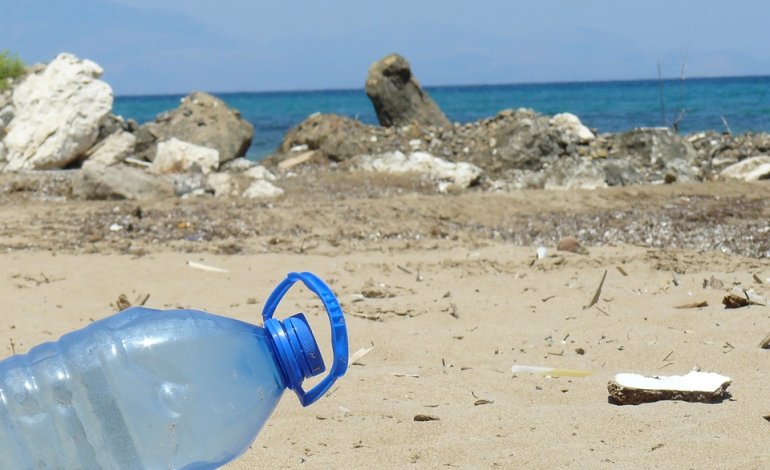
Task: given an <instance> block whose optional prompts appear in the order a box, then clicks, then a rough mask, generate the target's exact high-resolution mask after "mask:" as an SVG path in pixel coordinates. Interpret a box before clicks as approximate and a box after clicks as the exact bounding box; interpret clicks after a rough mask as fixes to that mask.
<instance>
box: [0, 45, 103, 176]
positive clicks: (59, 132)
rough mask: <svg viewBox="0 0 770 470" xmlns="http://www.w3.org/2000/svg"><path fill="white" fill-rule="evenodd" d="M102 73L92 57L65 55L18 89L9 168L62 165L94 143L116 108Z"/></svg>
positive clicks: (9, 141) (10, 134) (9, 142)
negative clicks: (110, 113)
mask: <svg viewBox="0 0 770 470" xmlns="http://www.w3.org/2000/svg"><path fill="white" fill-rule="evenodd" d="M101 74H102V68H101V67H99V65H97V64H96V63H94V62H91V61H90V60H80V59H78V58H77V57H75V56H73V55H71V54H60V55H59V56H58V57H56V59H54V60H53V61H52V62H51V63H50V64H48V66H47V67H45V69H44V70H43V71H42V72H39V73H35V74H31V75H28V76H27V77H26V78H25V79H24V80H23V81H22V82H21V83H20V84H19V85H18V86H17V87H16V88H15V89H14V91H13V106H14V109H15V115H14V117H13V120H12V121H11V122H10V123H9V125H8V130H7V132H8V134H7V135H6V137H5V144H6V146H7V147H8V167H7V168H6V171H8V170H27V169H54V168H62V167H64V166H66V165H67V164H69V163H70V162H72V161H74V160H76V159H77V158H79V157H81V156H82V155H83V154H84V153H85V152H86V151H87V150H88V149H89V148H90V147H91V146H92V145H93V144H94V142H95V141H96V138H97V135H98V133H99V124H100V123H101V121H102V120H103V119H104V117H105V116H107V114H108V113H109V112H110V109H111V108H112V89H111V88H110V86H109V85H107V84H106V83H105V82H103V81H101V80H99V79H98V78H99V77H100V76H101Z"/></svg>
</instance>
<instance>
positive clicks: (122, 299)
mask: <svg viewBox="0 0 770 470" xmlns="http://www.w3.org/2000/svg"><path fill="white" fill-rule="evenodd" d="M115 306H116V307H117V308H118V311H121V310H125V309H127V308H129V307H130V306H131V302H129V301H128V297H126V294H120V295H119V296H118V300H116V301H115Z"/></svg>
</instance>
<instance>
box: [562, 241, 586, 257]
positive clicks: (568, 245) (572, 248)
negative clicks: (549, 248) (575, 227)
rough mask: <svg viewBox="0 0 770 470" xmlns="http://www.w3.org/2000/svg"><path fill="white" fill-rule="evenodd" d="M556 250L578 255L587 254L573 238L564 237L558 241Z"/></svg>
mask: <svg viewBox="0 0 770 470" xmlns="http://www.w3.org/2000/svg"><path fill="white" fill-rule="evenodd" d="M556 250H557V251H568V252H570V253H576V254H579V255H587V254H588V250H587V249H586V248H585V247H584V246H583V245H581V244H580V242H579V241H578V240H577V238H575V237H564V238H562V239H561V240H559V243H558V244H557V245H556Z"/></svg>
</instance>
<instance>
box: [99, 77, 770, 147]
mask: <svg viewBox="0 0 770 470" xmlns="http://www.w3.org/2000/svg"><path fill="white" fill-rule="evenodd" d="M425 90H426V91H427V92H428V94H430V96H431V97H432V98H433V99H434V101H436V103H437V104H438V105H439V107H440V108H441V110H442V111H443V112H444V113H445V114H446V115H447V117H448V118H449V120H450V121H452V122H459V123H467V122H472V121H476V120H479V119H484V118H487V117H491V116H494V115H495V114H497V113H498V112H500V111H502V110H504V109H509V108H511V109H516V108H531V109H534V110H535V111H537V112H539V113H542V114H549V115H552V114H557V113H564V112H567V113H572V114H575V115H577V116H578V117H579V118H580V120H581V121H582V122H583V124H585V125H586V126H588V127H590V128H592V129H595V130H596V131H598V132H600V133H601V132H622V131H627V130H631V129H634V128H638V127H659V126H672V125H673V124H675V123H676V125H677V127H678V130H679V132H682V133H687V134H689V133H694V132H698V131H706V130H714V131H717V132H726V131H729V132H732V133H734V134H738V133H744V132H770V76H754V77H721V78H688V79H685V80H681V79H664V80H658V79H654V80H628V81H596V82H561V83H527V84H509V85H464V86H437V87H425ZM212 94H213V95H216V96H218V97H219V98H221V99H222V100H224V101H225V102H226V103H227V105H228V106H230V107H233V108H235V109H237V110H239V111H240V113H241V115H242V116H243V117H244V118H245V119H247V120H248V121H250V122H251V123H252V124H253V125H254V139H253V141H252V144H251V147H250V148H249V150H248V153H247V157H248V158H250V159H252V160H260V159H262V158H264V157H265V156H267V155H270V154H271V153H273V152H274V151H275V150H276V148H277V147H278V146H279V145H280V143H281V140H282V139H283V137H284V135H285V134H286V132H287V131H289V130H290V129H291V128H292V127H294V126H296V125H297V124H299V123H300V122H302V121H303V120H305V119H306V118H307V117H308V116H310V115H311V114H313V113H318V112H320V113H333V114H339V115H343V116H347V117H350V118H353V119H358V120H360V121H361V122H364V123H367V124H377V116H376V114H375V112H374V108H373V107H372V104H371V102H370V101H369V98H368V97H367V96H366V93H365V92H364V90H363V89H350V90H316V91H276V92H239V93H215V92H214V93H212ZM183 96H184V95H151V96H117V97H116V98H115V102H114V105H113V112H114V113H115V114H118V115H121V116H123V117H124V118H125V119H134V120H135V121H137V122H138V123H140V124H142V123H144V122H147V121H152V120H154V119H155V116H157V115H158V114H159V113H161V112H164V111H168V110H171V109H174V108H176V107H178V106H179V101H180V99H181V98H182V97H183Z"/></svg>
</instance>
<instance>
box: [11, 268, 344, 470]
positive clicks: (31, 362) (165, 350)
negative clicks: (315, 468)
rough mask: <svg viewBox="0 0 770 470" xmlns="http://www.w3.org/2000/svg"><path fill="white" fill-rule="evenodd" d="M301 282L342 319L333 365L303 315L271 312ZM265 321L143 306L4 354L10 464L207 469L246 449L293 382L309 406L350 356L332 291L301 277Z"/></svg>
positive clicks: (336, 324) (282, 287)
mask: <svg viewBox="0 0 770 470" xmlns="http://www.w3.org/2000/svg"><path fill="white" fill-rule="evenodd" d="M298 280H300V281H302V282H303V283H304V284H305V285H306V286H307V287H308V288H309V289H310V290H311V291H313V292H314V293H315V294H317V295H318V296H319V297H320V299H321V301H322V302H323V304H324V307H325V308H326V312H327V313H328V315H329V319H330V321H331V331H332V334H331V337H332V348H333V351H334V361H333V363H332V366H331V369H330V371H329V374H328V375H327V376H326V377H324V378H323V380H322V381H321V382H320V383H318V384H317V385H316V386H315V387H314V388H312V389H311V390H309V391H308V392H305V391H304V390H303V388H302V381H303V380H304V379H305V378H308V377H311V376H315V375H318V374H320V373H322V372H323V371H324V370H325V366H324V362H323V359H322V357H321V354H320V351H319V349H318V345H317V344H316V341H315V338H314V337H313V333H312V332H311V331H310V328H309V326H308V324H307V321H306V320H305V317H304V315H302V314H301V313H300V314H297V315H294V316H292V317H289V318H287V319H286V320H284V321H279V320H276V319H274V318H272V316H273V313H274V312H275V309H276V307H277V305H278V303H279V302H280V300H281V299H282V298H283V296H284V294H285V293H286V292H287V291H288V290H289V288H290V287H291V286H292V285H293V284H294V283H295V282H296V281H298ZM262 316H263V318H264V325H265V326H264V328H262V327H258V326H255V325H251V324H249V323H244V322H241V321H238V320H234V319H229V318H225V317H221V316H217V315H212V314H210V313H205V312H201V311H196V310H169V311H159V310H152V309H148V308H141V307H132V308H129V309H126V310H124V311H122V312H120V313H118V314H115V315H113V316H111V317H108V318H105V319H103V320H100V321H97V322H94V323H92V324H91V325H89V326H87V327H85V328H83V329H81V330H78V331H75V332H73V333H69V334H67V335H64V336H62V337H61V338H60V339H59V340H58V341H56V342H53V343H44V344H41V345H39V346H37V347H35V348H33V349H32V350H30V351H29V353H27V354H24V355H17V356H12V357H10V358H8V359H6V360H4V361H2V362H0V469H31V468H64V469H69V468H72V469H75V468H77V469H96V468H105V469H117V468H120V469H133V468H136V469H208V468H217V467H219V466H221V465H224V464H225V463H227V462H229V461H231V460H233V459H234V458H236V457H237V456H238V455H240V454H241V453H243V452H244V451H245V450H246V449H247V448H248V446H249V445H250V444H251V442H252V441H253V440H254V438H255V437H256V436H257V433H258V432H259V430H260V429H261V428H262V426H263V425H264V424H265V421H266V420H267V419H268V417H269V416H270V414H271V413H272V411H273V410H274V409H275V407H276V405H277V404H278V401H279V400H280V398H281V395H282V394H283V392H284V390H286V389H287V388H289V389H291V390H293V391H295V392H296V393H297V395H298V396H299V399H300V402H301V403H302V405H303V406H307V405H309V404H311V403H313V402H314V401H315V400H317V399H318V398H319V397H320V396H321V395H323V394H324V393H325V392H326V391H327V390H328V389H329V387H330V386H331V385H332V383H334V381H335V380H336V379H337V378H339V377H341V376H342V375H343V374H344V373H345V370H346V369H347V364H348V341H347V330H346V327H345V319H344V317H343V314H342V310H341V309H340V306H339V304H338V303H337V300H336V299H335V297H334V294H333V293H332V292H331V290H330V289H329V288H328V287H327V286H326V285H325V284H324V283H323V282H322V281H321V280H320V279H318V278H317V277H316V276H314V275H313V274H311V273H291V274H289V276H288V277H287V278H286V279H285V280H284V281H283V282H281V283H280V284H279V285H278V287H276V289H275V291H274V292H273V293H272V294H271V295H270V297H269V298H268V300H267V302H266V304H265V308H264V311H263V312H262Z"/></svg>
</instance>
